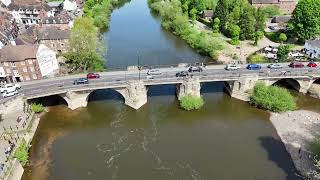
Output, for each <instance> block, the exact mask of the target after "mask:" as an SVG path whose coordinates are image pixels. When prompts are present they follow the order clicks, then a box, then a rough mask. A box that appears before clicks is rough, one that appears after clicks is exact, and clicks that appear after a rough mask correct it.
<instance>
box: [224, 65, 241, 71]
mask: <svg viewBox="0 0 320 180" xmlns="http://www.w3.org/2000/svg"><path fill="white" fill-rule="evenodd" d="M225 69H226V70H238V69H240V66H239V65H238V64H227V65H226V67H225Z"/></svg>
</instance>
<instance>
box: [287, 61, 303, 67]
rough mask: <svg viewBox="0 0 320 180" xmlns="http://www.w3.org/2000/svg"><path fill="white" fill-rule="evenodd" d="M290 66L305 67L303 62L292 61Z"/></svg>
mask: <svg viewBox="0 0 320 180" xmlns="http://www.w3.org/2000/svg"><path fill="white" fill-rule="evenodd" d="M289 67H292V68H303V67H304V65H303V64H302V63H301V62H292V63H290V65H289Z"/></svg>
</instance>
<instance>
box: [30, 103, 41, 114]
mask: <svg viewBox="0 0 320 180" xmlns="http://www.w3.org/2000/svg"><path fill="white" fill-rule="evenodd" d="M31 110H32V111H33V112H35V113H41V112H42V111H44V107H43V105H42V104H36V103H32V104H31Z"/></svg>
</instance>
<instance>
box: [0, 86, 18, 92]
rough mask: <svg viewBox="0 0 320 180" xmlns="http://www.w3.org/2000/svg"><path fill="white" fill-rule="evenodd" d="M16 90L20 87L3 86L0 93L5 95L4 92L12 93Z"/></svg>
mask: <svg viewBox="0 0 320 180" xmlns="http://www.w3.org/2000/svg"><path fill="white" fill-rule="evenodd" d="M17 89H20V85H17V86H16V85H13V84H5V85H3V86H1V87H0V93H5V92H12V91H15V90H17Z"/></svg>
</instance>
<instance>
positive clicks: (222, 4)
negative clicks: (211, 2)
mask: <svg viewBox="0 0 320 180" xmlns="http://www.w3.org/2000/svg"><path fill="white" fill-rule="evenodd" d="M234 2H235V1H234V0H219V1H218V3H217V6H216V9H215V17H217V18H219V19H220V29H224V28H226V27H225V25H226V22H227V21H226V17H228V15H229V14H230V13H231V12H232V10H233V8H234ZM226 29H229V28H226Z"/></svg>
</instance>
